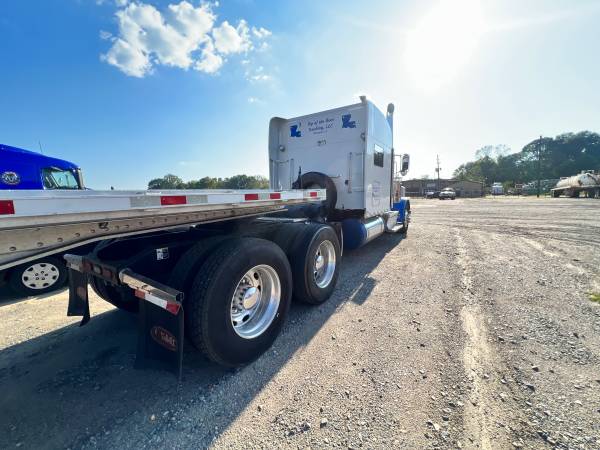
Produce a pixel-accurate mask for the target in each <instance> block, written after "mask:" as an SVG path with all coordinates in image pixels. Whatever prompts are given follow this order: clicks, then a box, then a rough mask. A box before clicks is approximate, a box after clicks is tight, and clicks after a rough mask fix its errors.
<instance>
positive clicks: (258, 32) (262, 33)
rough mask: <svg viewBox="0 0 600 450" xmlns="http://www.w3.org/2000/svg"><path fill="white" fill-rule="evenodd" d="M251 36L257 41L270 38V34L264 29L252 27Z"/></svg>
mask: <svg viewBox="0 0 600 450" xmlns="http://www.w3.org/2000/svg"><path fill="white" fill-rule="evenodd" d="M252 34H253V35H254V36H256V37H257V38H258V39H266V38H268V37H269V36H271V32H270V31H269V30H267V29H266V28H263V27H260V28H256V27H252Z"/></svg>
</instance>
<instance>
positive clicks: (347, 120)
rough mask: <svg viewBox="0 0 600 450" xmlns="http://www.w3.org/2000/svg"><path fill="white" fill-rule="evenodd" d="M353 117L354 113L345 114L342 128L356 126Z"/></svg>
mask: <svg viewBox="0 0 600 450" xmlns="http://www.w3.org/2000/svg"><path fill="white" fill-rule="evenodd" d="M350 119H352V114H344V115H343V116H342V128H356V120H350Z"/></svg>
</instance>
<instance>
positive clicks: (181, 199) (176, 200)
mask: <svg viewBox="0 0 600 450" xmlns="http://www.w3.org/2000/svg"><path fill="white" fill-rule="evenodd" d="M186 203H187V199H186V198H185V195H162V196H161V197H160V204H161V206H169V205H185V204H186Z"/></svg>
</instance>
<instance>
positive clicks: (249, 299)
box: [242, 287, 260, 309]
mask: <svg viewBox="0 0 600 450" xmlns="http://www.w3.org/2000/svg"><path fill="white" fill-rule="evenodd" d="M259 294H260V292H259V291H258V289H257V288H255V287H251V288H249V289H248V290H247V291H246V293H245V294H244V300H243V301H242V305H243V306H244V308H245V309H252V308H254V306H256V302H258V296H259Z"/></svg>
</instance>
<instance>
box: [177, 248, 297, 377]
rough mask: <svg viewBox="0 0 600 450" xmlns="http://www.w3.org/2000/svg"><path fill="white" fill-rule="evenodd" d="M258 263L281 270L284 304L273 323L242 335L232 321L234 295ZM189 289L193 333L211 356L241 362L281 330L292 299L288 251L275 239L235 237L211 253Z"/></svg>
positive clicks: (187, 305) (224, 361)
mask: <svg viewBox="0 0 600 450" xmlns="http://www.w3.org/2000/svg"><path fill="white" fill-rule="evenodd" d="M259 265H265V266H268V267H270V268H272V269H273V270H274V271H275V272H276V274H277V277H278V279H279V283H280V299H279V305H278V307H277V309H276V312H275V315H274V318H273V320H272V321H271V322H270V324H269V325H268V328H266V329H265V330H264V331H263V332H262V333H261V334H260V335H258V336H256V337H253V338H243V337H241V336H240V335H238V333H237V332H236V331H235V330H234V326H233V324H232V317H231V309H232V298H233V295H234V293H235V290H236V288H237V286H238V283H239V281H240V280H241V279H242V278H243V277H244V275H245V274H246V273H247V272H248V271H249V270H250V269H252V268H254V267H256V266H259ZM259 291H260V289H259ZM186 294H187V295H186V296H185V297H184V311H185V317H186V318H187V320H186V335H187V337H188V339H189V340H190V341H191V342H192V344H193V345H194V346H195V347H197V348H198V349H199V350H201V351H202V352H203V353H204V354H205V355H206V356H207V357H208V358H209V359H211V360H212V361H215V362H216V363H218V364H221V365H224V366H228V367H237V366H241V365H244V364H247V363H249V362H251V361H253V360H255V359H256V358H258V357H259V356H260V355H261V354H263V353H264V352H265V351H266V350H267V349H268V348H269V347H270V346H271V345H272V344H273V342H274V341H275V339H276V338H277V336H278V335H279V332H280V331H281V327H282V326H283V323H284V322H285V318H286V317H287V314H288V311H289V308H290V303H291V294H292V274H291V270H290V265H289V262H288V260H287V258H286V256H285V254H284V253H283V251H282V250H281V249H280V248H279V247H278V246H277V245H276V244H274V243H272V242H270V241H266V240H264V239H257V238H232V239H229V240H227V241H225V242H223V243H222V244H221V245H219V246H218V247H217V248H216V249H215V250H214V251H213V252H212V253H211V254H210V255H209V256H208V257H207V258H206V261H205V262H204V264H202V266H201V267H200V269H199V271H198V272H197V274H196V276H195V279H194V282H193V284H192V288H191V289H190V291H189V292H188V293H186Z"/></svg>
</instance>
